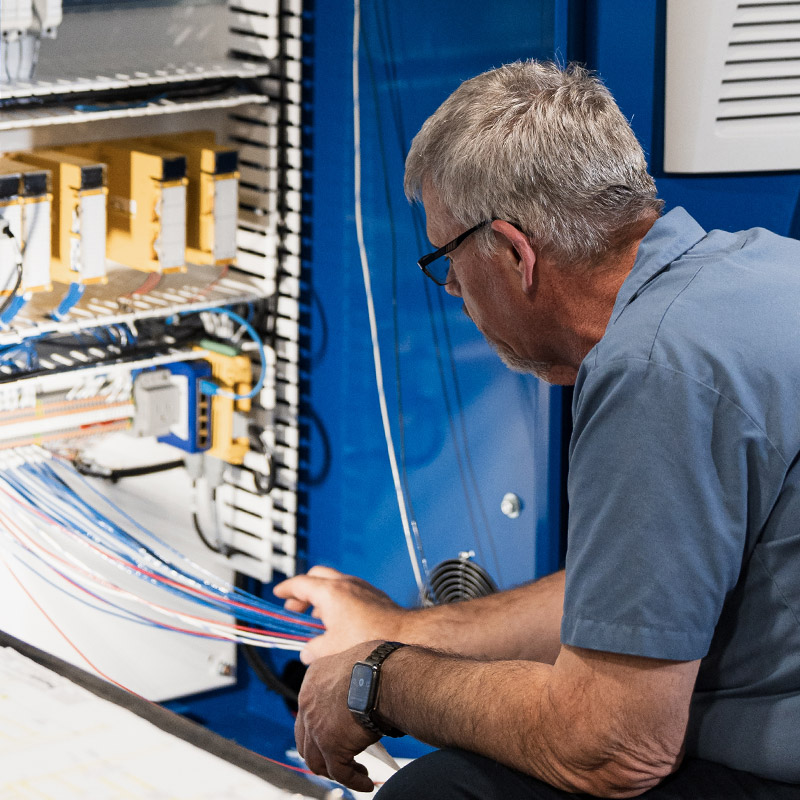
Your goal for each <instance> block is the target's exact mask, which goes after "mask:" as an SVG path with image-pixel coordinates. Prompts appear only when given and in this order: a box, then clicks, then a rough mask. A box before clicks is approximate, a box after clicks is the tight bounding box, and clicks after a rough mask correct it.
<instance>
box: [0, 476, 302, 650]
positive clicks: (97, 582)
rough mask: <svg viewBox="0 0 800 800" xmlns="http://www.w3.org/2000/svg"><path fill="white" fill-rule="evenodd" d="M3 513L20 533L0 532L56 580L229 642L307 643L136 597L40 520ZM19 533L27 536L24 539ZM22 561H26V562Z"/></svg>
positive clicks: (1, 500)
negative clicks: (58, 554) (71, 550)
mask: <svg viewBox="0 0 800 800" xmlns="http://www.w3.org/2000/svg"><path fill="white" fill-rule="evenodd" d="M7 488H8V489H9V490H10V491H12V492H13V491H14V490H13V488H12V487H7ZM20 499H21V498H20ZM5 502H7V498H0V508H2V507H3V506H4V505H5ZM3 512H4V514H5V515H6V516H8V517H9V518H11V519H16V521H15V525H16V526H17V528H18V529H19V531H20V533H15V532H14V531H13V530H11V529H10V528H8V527H6V526H0V532H2V533H4V534H5V535H6V536H7V537H8V538H9V539H10V540H11V541H13V542H14V543H15V544H16V545H17V546H18V547H20V548H22V550H23V551H24V552H27V553H30V554H38V557H39V559H40V560H41V562H43V563H44V564H46V565H47V566H48V567H49V568H50V569H51V570H52V571H53V573H54V578H56V579H62V575H66V576H67V577H70V578H71V579H72V580H73V581H74V582H75V583H77V584H79V585H81V584H86V583H87V582H88V583H89V584H90V585H92V586H93V588H94V590H95V592H97V593H99V594H100V595H104V594H111V595H116V596H118V597H120V598H121V599H124V600H127V601H128V602H131V603H133V604H134V605H140V606H144V607H145V608H146V609H149V610H150V611H151V612H156V613H158V614H161V615H162V616H163V617H165V618H167V619H175V620H178V621H179V622H181V623H182V624H183V625H185V626H188V627H189V628H193V629H195V630H198V631H202V632H204V633H209V634H212V635H214V636H217V637H220V638H223V639H227V640H230V641H236V642H241V643H243V644H253V645H256V646H262V647H263V646H267V647H279V648H282V649H286V650H299V649H301V648H302V647H303V644H304V643H303V642H296V641H292V640H287V639H283V638H280V637H274V636H271V635H269V634H266V633H264V634H262V633H258V632H255V631H232V630H231V629H230V625H229V624H226V623H225V622H223V621H220V622H216V621H215V620H213V619H203V618H199V617H197V616H195V615H191V614H188V613H187V612H181V611H180V610H179V609H176V608H169V607H165V606H163V605H161V604H159V603H156V602H153V601H151V600H147V599H146V598H144V597H142V596H141V595H138V594H133V593H131V592H129V591H127V590H126V589H123V588H122V587H121V586H118V585H117V584H116V583H113V582H111V581H109V580H108V579H106V578H105V577H104V576H103V575H101V574H100V573H98V572H96V571H95V570H93V569H92V568H91V567H89V566H88V564H86V563H85V562H83V561H80V560H77V559H75V558H74V557H72V556H70V555H69V554H68V553H65V552H64V550H63V548H61V547H60V546H59V545H58V544H57V543H56V542H55V541H54V540H53V539H52V538H51V537H50V536H49V535H48V534H47V533H46V530H45V529H44V528H43V527H42V522H41V521H37V520H36V519H35V518H34V517H32V516H30V515H26V513H25V512H24V510H22V509H20V508H14V507H13V505H11V506H8V507H6V508H3ZM45 525H47V527H57V526H52V524H49V523H45ZM25 531H27V533H23V532H25ZM34 532H35V533H37V534H38V535H39V536H40V537H41V538H42V539H44V541H45V542H47V543H48V544H49V545H50V546H51V547H53V548H54V549H56V550H58V551H61V552H62V553H63V554H64V555H65V557H66V562H65V561H64V560H57V559H54V557H53V553H52V552H51V551H49V550H48V549H47V548H46V547H43V546H42V545H41V544H40V543H39V542H37V541H36V540H35V539H34V538H32V536H31V534H32V533H34ZM62 532H63V529H62ZM68 532H69V531H68ZM69 533H72V532H69ZM20 534H22V536H24V539H23V538H22V536H21V535H20ZM17 558H19V556H17ZM20 560H22V561H24V559H20ZM67 562H71V563H67ZM31 568H32V569H33V570H34V571H35V572H38V571H39V570H37V569H36V567H34V566H32V565H31ZM64 588H65V590H66V591H67V592H68V593H69V594H71V595H72V596H74V597H79V596H80V595H79V594H78V593H77V592H76V591H75V589H74V588H70V587H69V585H67V586H66V587H64ZM205 613H210V614H213V613H224V612H219V611H217V612H214V611H213V610H210V609H207V610H206V612H205ZM147 619H149V620H150V621H151V622H154V623H155V624H161V622H160V620H158V619H157V618H154V617H152V616H149V617H147Z"/></svg>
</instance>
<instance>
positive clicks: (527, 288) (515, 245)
mask: <svg viewBox="0 0 800 800" xmlns="http://www.w3.org/2000/svg"><path fill="white" fill-rule="evenodd" d="M492 230H493V231H494V232H495V233H497V234H498V235H499V236H501V237H503V238H504V239H506V240H507V243H508V245H509V246H510V248H511V250H512V252H513V253H515V254H516V266H515V269H516V270H517V272H518V274H519V278H520V281H521V282H522V290H523V291H524V292H525V293H526V294H528V293H530V292H531V290H532V289H533V286H534V270H535V267H536V252H535V251H534V249H533V247H532V246H531V243H530V241H529V240H528V237H527V236H526V235H525V234H524V233H523V232H522V231H521V230H520V229H519V228H516V227H514V226H513V225H512V224H511V223H510V222H506V221H505V220H504V219H496V220H495V221H494V222H493V223H492Z"/></svg>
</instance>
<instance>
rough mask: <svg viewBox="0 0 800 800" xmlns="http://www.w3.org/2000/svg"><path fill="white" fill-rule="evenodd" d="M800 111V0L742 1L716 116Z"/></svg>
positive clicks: (722, 118) (726, 117) (772, 115)
mask: <svg viewBox="0 0 800 800" xmlns="http://www.w3.org/2000/svg"><path fill="white" fill-rule="evenodd" d="M790 116H800V2H793V3H777V2H763V3H738V5H737V8H736V17H735V21H734V23H733V27H732V30H731V33H730V40H729V42H728V48H727V52H726V53H725V68H724V70H723V73H722V83H721V91H720V98H719V105H718V107H717V121H718V122H727V121H731V120H745V119H759V120H763V119H772V118H780V117H790Z"/></svg>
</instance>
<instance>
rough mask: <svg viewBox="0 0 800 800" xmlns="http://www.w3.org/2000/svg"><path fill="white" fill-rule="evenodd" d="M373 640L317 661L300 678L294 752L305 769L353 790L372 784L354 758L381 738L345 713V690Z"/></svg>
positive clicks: (364, 770)
mask: <svg viewBox="0 0 800 800" xmlns="http://www.w3.org/2000/svg"><path fill="white" fill-rule="evenodd" d="M377 644H378V642H372V643H368V644H361V645H359V646H357V647H354V648H352V649H350V650H347V651H345V652H344V653H339V654H338V655H334V656H327V657H324V658H319V659H317V660H316V661H315V662H314V664H312V665H311V667H309V669H308V672H307V673H306V676H305V678H304V680H303V686H302V689H301V690H300V698H299V701H298V702H299V711H298V713H297V721H296V722H295V726H294V736H295V741H296V742H297V750H298V752H299V753H300V755H301V756H302V757H303V758H304V759H305V762H306V764H307V765H308V768H309V769H310V770H312V771H313V772H316V773H317V774H318V775H325V776H327V777H328V778H331V779H332V780H335V781H338V782H339V783H341V784H343V785H344V786H347V787H348V788H350V789H354V790H355V791H358V792H371V791H372V790H373V789H374V788H375V787H374V785H373V783H372V780H371V779H370V777H369V775H368V774H367V769H366V767H364V766H363V765H362V764H359V763H357V762H356V761H355V760H354V758H353V757H354V756H356V755H358V754H359V753H360V752H362V751H363V750H364V749H365V748H367V747H369V745H371V744H372V743H373V742H376V741H378V739H379V738H380V737H378V736H376V735H375V734H373V733H370V732H369V731H368V730H367V729H366V728H364V727H363V726H362V725H359V723H358V722H357V721H356V720H355V718H354V717H353V715H352V714H351V713H350V711H349V710H348V708H347V690H348V688H349V686H350V673H351V671H352V669H353V664H355V663H356V661H363V660H364V659H365V658H366V657H367V656H368V655H369V654H370V653H371V652H372V650H374V649H375V646H376V645H377Z"/></svg>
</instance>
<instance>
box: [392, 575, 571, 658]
mask: <svg viewBox="0 0 800 800" xmlns="http://www.w3.org/2000/svg"><path fill="white" fill-rule="evenodd" d="M563 605H564V572H563V570H562V571H561V572H557V573H555V574H553V575H548V576H547V577H545V578H541V579H540V580H538V581H536V582H534V583H530V584H527V585H525V586H520V587H517V588H516V589H510V590H508V591H505V592H499V593H498V594H494V595H490V596H488V597H482V598H480V599H478V600H470V601H467V602H462V603H452V604H448V605H441V606H435V607H433V608H427V609H419V610H414V611H409V612H407V613H406V614H404V615H403V617H402V619H401V621H400V626H399V630H398V631H397V638H398V639H400V640H401V641H404V642H408V643H413V644H421V645H424V646H426V647H433V648H436V649H437V650H446V651H448V652H452V653H458V654H459V655H463V656H467V657H469V658H480V659H487V660H498V659H503V660H513V659H524V660H530V661H543V662H546V663H549V664H552V663H553V662H554V661H555V658H556V656H557V655H558V649H559V646H560V629H561V614H562V609H563ZM512 621H513V622H512Z"/></svg>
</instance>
